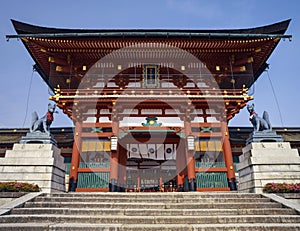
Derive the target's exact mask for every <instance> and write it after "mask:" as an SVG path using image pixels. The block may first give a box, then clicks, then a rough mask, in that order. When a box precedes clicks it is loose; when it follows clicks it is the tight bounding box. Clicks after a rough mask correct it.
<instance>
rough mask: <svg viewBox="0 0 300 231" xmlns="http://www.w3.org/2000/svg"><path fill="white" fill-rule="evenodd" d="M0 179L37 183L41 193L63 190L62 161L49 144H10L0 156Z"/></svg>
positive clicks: (63, 173) (53, 147)
mask: <svg viewBox="0 0 300 231" xmlns="http://www.w3.org/2000/svg"><path fill="white" fill-rule="evenodd" d="M0 172H1V174H0V182H1V181H2V182H9V181H18V182H28V183H33V184H37V185H38V186H39V187H40V188H41V189H42V191H43V192H46V193H53V192H65V164H64V158H63V157H62V156H61V155H60V150H59V149H58V148H57V147H56V146H54V145H52V144H14V147H13V150H7V151H6V154H5V158H1V159H0Z"/></svg>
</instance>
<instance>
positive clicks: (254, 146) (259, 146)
mask: <svg viewBox="0 0 300 231" xmlns="http://www.w3.org/2000/svg"><path fill="white" fill-rule="evenodd" d="M253 149H256V150H257V149H263V150H264V149H291V145H290V143H289V142H276V143H275V142H274V143H273V142H267V143H251V144H248V145H246V146H245V147H244V148H242V151H243V153H246V152H249V151H250V150H253Z"/></svg>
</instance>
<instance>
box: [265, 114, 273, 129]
mask: <svg viewBox="0 0 300 231" xmlns="http://www.w3.org/2000/svg"><path fill="white" fill-rule="evenodd" d="M263 119H264V120H265V121H266V122H267V124H268V127H269V129H270V130H272V125H271V122H270V119H269V113H268V112H266V111H264V113H263Z"/></svg>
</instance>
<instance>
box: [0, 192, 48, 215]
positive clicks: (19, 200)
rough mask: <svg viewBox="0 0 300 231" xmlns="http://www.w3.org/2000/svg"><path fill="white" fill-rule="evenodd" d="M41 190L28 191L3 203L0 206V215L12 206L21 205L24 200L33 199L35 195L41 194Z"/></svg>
mask: <svg viewBox="0 0 300 231" xmlns="http://www.w3.org/2000/svg"><path fill="white" fill-rule="evenodd" d="M42 194H43V193H42V192H36V193H28V194H26V195H24V196H22V197H19V198H17V199H15V200H13V201H10V202H8V203H5V204H4V205H1V206H0V216H1V215H4V214H6V213H7V212H9V211H10V210H12V209H13V208H17V207H21V206H22V205H23V204H24V203H25V202H27V201H30V200H33V199H34V198H35V197H37V196H39V195H42Z"/></svg>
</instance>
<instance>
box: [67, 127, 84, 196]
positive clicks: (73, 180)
mask: <svg viewBox="0 0 300 231" xmlns="http://www.w3.org/2000/svg"><path fill="white" fill-rule="evenodd" d="M81 131H82V127H81V123H80V122H76V124H75V131H74V143H73V149H72V161H71V167H70V179H69V191H71V192H75V191H76V188H77V180H78V167H79V162H80V150H81Z"/></svg>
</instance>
